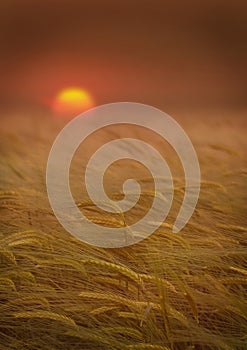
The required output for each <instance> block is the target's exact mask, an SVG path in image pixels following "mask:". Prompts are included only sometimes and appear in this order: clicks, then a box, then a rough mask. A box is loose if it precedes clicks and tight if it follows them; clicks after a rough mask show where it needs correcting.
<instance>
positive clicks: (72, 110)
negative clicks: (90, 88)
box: [53, 87, 94, 118]
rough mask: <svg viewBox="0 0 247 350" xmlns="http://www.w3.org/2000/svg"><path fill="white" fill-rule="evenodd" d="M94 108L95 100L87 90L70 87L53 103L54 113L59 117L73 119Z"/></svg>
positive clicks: (58, 95) (60, 93)
mask: <svg viewBox="0 0 247 350" xmlns="http://www.w3.org/2000/svg"><path fill="white" fill-rule="evenodd" d="M93 106H94V101H93V98H92V96H91V95H90V94H89V93H88V92H87V91H86V90H84V89H80V88H75V87H70V88H66V89H63V90H61V91H60V92H59V93H58V94H57V96H56V97H55V99H54V103H53V111H54V112H55V114H57V115H59V116H64V117H69V118H71V117H74V116H76V115H78V114H80V113H82V112H85V111H86V110H88V109H90V108H92V107H93Z"/></svg>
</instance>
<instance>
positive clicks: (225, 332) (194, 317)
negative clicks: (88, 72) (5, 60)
mask: <svg viewBox="0 0 247 350" xmlns="http://www.w3.org/2000/svg"><path fill="white" fill-rule="evenodd" d="M182 125H183V123H182ZM184 127H185V130H186V131H187V132H188V133H189V136H190V137H191V139H192V142H193V143H194V145H195V148H196V150H197V152H198V156H199V160H200V164H201V170H202V187H201V194H200V200H199V203H198V206H197V208H196V211H195V213H194V215H193V217H192V219H191V220H190V222H189V223H188V225H187V226H186V227H185V228H184V229H183V230H182V231H181V232H180V233H178V234H173V233H172V232H171V225H172V223H173V222H174V219H175V217H176V215H177V209H178V208H179V205H180V204H181V200H182V198H183V186H184V181H183V178H182V176H181V174H180V173H179V171H178V175H175V180H174V182H175V189H176V191H175V193H176V196H175V201H174V205H173V207H172V210H171V213H170V215H169V217H168V220H167V222H166V223H164V224H162V225H161V227H160V228H159V229H158V230H157V231H156V232H155V233H154V234H153V235H151V236H150V237H149V238H148V239H145V240H144V241H142V242H141V243H139V244H136V245H134V246H130V247H126V248H122V249H100V248H96V247H92V246H89V245H87V244H84V243H83V242H80V241H78V240H76V239H75V238H73V237H71V236H70V235H69V234H68V233H67V232H65V231H64V230H63V228H62V227H61V226H60V225H59V223H58V222H57V221H56V219H55V217H54V215H53V213H52V210H51V208H50V207H49V203H48V200H47V194H46V187H45V163H46V159H47V155H48V152H49V149H50V147H51V144H52V142H53V140H54V137H55V135H56V134H57V132H58V130H59V129H60V128H61V123H59V122H57V121H49V120H48V119H43V120H42V119H40V117H38V116H37V117H33V118H32V117H31V118H27V119H25V118H21V117H20V116H17V117H13V116H12V119H11V120H10V119H9V118H6V117H5V118H3V120H2V122H1V141H0V142H1V151H2V152H1V153H2V155H1V159H0V170H1V187H0V190H1V191H0V213H1V219H0V225H1V231H0V349H1V350H7V349H18V350H19V349H20V350H22V349H28V350H36V349H47V350H48V349H49V350H55V349H64V350H65V349H66V350H67V349H73V350H77V349H78V350H79V349H100V350H105V349H114V350H115V349H124V350H128V349H129V350H131V349H132V350H133V349H140V350H141V349H143V350H144V349H150V350H151V349H154V350H165V349H174V350H176V349H178V350H180V349H181V350H184V349H187V350H189V349H198V350H201V349H205V350H207V349H229V350H230V349H234V350H235V349H246V347H247V309H246V296H247V291H246V290H247V288H246V287H247V266H246V262H247V259H246V218H245V215H246V210H245V207H244V206H245V200H246V175H247V169H246V160H245V159H246V141H245V130H246V124H245V119H244V118H243V117H239V118H237V117H235V118H234V120H233V119H232V118H231V117H230V118H229V119H226V120H225V119H224V118H223V117H222V118H221V117H220V116H218V117H217V118H213V117H211V119H207V118H206V117H205V118H201V119H198V120H197V119H196V118H195V119H194V120H193V123H190V119H184ZM92 147H93V146H92ZM162 147H164V146H162ZM89 149H90V147H89ZM86 158H87V157H86V156H85V161H86ZM171 163H172V159H171ZM121 169H125V171H123V170H122V173H123V176H124V177H128V176H129V174H128V169H129V167H128V166H126V167H125V168H121ZM74 170H75V171H74V173H75V174H74V178H73V175H72V180H75V179H76V178H77V176H78V175H77V172H78V174H79V173H80V171H81V167H80V166H79V163H78V164H77V163H76V162H75V164H74ZM113 170H114V171H115V170H116V169H113ZM113 170H112V173H111V174H110V175H111V181H110V182H109V184H108V188H107V192H108V194H109V196H112V198H118V197H119V198H121V190H119V189H118V190H117V189H116V188H115V187H114V186H115V185H114V181H112V178H114V171H113ZM132 171H133V169H132ZM143 171H144V170H143ZM136 174H137V175H138V177H139V181H140V184H141V186H142V196H141V199H140V201H139V203H138V206H137V208H136V209H135V211H133V212H131V211H130V212H129V213H128V218H127V219H128V220H129V221H130V222H131V220H135V218H136V217H137V216H138V215H141V213H142V211H143V210H144V211H145V208H148V207H149V206H150V201H151V200H152V196H151V195H150V194H152V181H151V180H152V179H150V178H149V177H148V174H146V173H145V172H144V173H142V170H140V168H139V166H138V167H137V168H136ZM175 174H176V172H175ZM115 176H116V182H117V181H119V178H118V179H117V175H115ZM120 180H121V178H120ZM73 186H74V188H73V191H74V192H75V193H76V194H77V197H78V198H77V203H78V205H79V207H80V208H81V210H84V211H85V213H86V215H88V216H89V217H90V218H91V219H92V220H93V221H94V222H96V223H98V224H102V225H106V226H112V227H114V226H115V227H118V226H121V225H123V223H122V221H121V220H120V218H118V216H114V217H113V216H112V215H110V214H108V215H107V214H104V213H103V212H102V211H100V210H98V209H97V207H96V206H95V205H94V204H93V203H91V202H90V200H88V198H86V194H85V193H84V192H83V186H81V183H79V182H78V181H77V182H76V181H73V184H72V187H73ZM79 187H80V189H79ZM81 187H82V189H81ZM77 190H78V191H77ZM75 197H76V195H75Z"/></svg>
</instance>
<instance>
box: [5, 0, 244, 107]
mask: <svg viewBox="0 0 247 350" xmlns="http://www.w3.org/2000/svg"><path fill="white" fill-rule="evenodd" d="M0 13H1V30H0V35H1V66H0V74H1V87H0V102H1V104H2V105H3V104H6V105H9V106H13V105H17V106H18V104H36V103H37V104H41V105H42V104H45V103H46V102H47V101H50V100H51V99H52V98H53V96H54V95H56V94H57V92H58V91H59V90H60V89H62V88H64V87H66V86H82V87H84V88H86V89H88V90H89V91H90V92H91V94H92V95H93V96H94V98H95V101H96V103H97V104H101V103H106V102H115V101H138V102H144V103H149V104H152V105H156V106H158V107H162V108H164V107H165V106H167V107H168V111H169V108H170V107H171V106H178V107H179V108H180V107H182V108H185V109H186V108H189V109H191V108H198V107H203V108H205V107H209V108H210V107H234V108H235V107H239V108H242V107H245V106H246V98H245V95H246V61H247V57H246V52H247V51H246V37H247V30H246V23H247V3H246V1H240V0H235V1H223V0H207V1H204V0H202V1H196V0H193V1H192V0H189V1H186V2H185V1H184V2H183V1H178V0H177V1H165V0H164V1H155V0H154V1H146V0H140V1H129V0H128V1H115V0H106V1H104V0H103V1H101V0H98V1H97V0H83V1H75V0H67V1H64V0H47V1H42V0H36V1H33V0H22V1H19V0H12V1H9V0H2V1H1V5H0Z"/></svg>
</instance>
